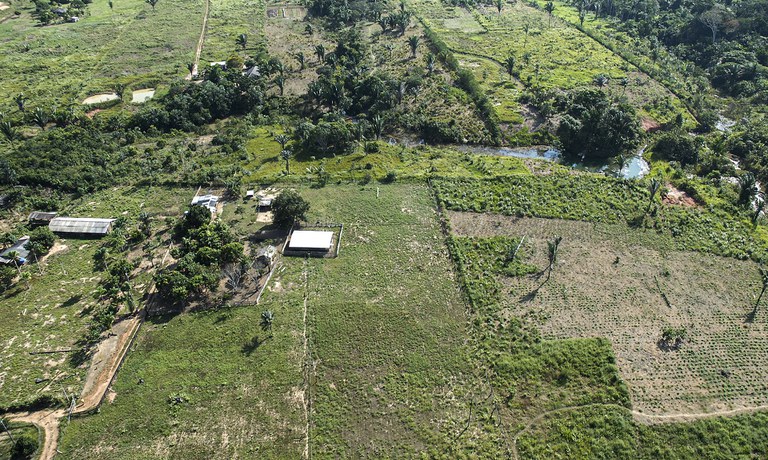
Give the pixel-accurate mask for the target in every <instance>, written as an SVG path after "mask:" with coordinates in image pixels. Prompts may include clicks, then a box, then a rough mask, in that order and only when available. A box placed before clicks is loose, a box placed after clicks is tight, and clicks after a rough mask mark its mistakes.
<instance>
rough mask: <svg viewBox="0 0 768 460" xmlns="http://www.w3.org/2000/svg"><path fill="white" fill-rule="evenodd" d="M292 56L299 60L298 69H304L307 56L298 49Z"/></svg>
mask: <svg viewBox="0 0 768 460" xmlns="http://www.w3.org/2000/svg"><path fill="white" fill-rule="evenodd" d="M293 57H295V58H296V60H297V61H299V70H300V71H301V70H304V67H306V65H307V57H306V56H304V53H302V52H301V51H299V52H298V53H296V54H294V55H293Z"/></svg>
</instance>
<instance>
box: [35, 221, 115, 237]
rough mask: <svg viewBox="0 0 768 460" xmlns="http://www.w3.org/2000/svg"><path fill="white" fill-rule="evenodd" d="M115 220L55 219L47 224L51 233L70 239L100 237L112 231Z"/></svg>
mask: <svg viewBox="0 0 768 460" xmlns="http://www.w3.org/2000/svg"><path fill="white" fill-rule="evenodd" d="M114 221H115V219H97V218H91V217H55V218H53V219H52V220H51V223H50V224H48V228H50V229H51V231H52V232H53V233H56V234H57V235H61V236H70V237H97V238H98V237H101V236H104V235H106V234H107V233H109V232H111V231H112V223H113V222H114Z"/></svg>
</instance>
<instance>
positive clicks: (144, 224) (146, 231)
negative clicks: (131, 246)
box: [139, 211, 152, 238]
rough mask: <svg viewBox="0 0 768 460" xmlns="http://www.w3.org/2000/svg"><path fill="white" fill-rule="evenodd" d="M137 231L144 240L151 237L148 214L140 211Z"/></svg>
mask: <svg viewBox="0 0 768 460" xmlns="http://www.w3.org/2000/svg"><path fill="white" fill-rule="evenodd" d="M139 231H140V232H141V234H142V235H144V237H146V238H149V237H150V235H152V217H151V216H150V215H149V213H148V212H145V211H142V212H141V213H140V214H139Z"/></svg>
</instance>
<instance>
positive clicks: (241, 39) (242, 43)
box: [235, 34, 248, 51]
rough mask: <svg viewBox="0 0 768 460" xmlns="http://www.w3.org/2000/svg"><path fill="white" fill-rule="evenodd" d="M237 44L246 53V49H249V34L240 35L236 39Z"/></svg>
mask: <svg viewBox="0 0 768 460" xmlns="http://www.w3.org/2000/svg"><path fill="white" fill-rule="evenodd" d="M235 44H236V45H237V46H239V47H240V48H242V49H243V51H245V48H247V47H248V34H240V35H238V36H237V38H236V39H235Z"/></svg>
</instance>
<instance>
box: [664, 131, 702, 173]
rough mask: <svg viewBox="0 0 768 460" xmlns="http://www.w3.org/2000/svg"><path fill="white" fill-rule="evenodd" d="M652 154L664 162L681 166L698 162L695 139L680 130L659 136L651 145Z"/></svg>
mask: <svg viewBox="0 0 768 460" xmlns="http://www.w3.org/2000/svg"><path fill="white" fill-rule="evenodd" d="M653 153H654V155H658V156H659V157H661V158H664V159H666V160H671V161H679V162H680V164H681V165H682V166H686V165H689V164H696V163H698V161H699V146H698V144H697V142H696V138H694V137H692V136H690V135H689V134H688V133H686V132H685V131H682V130H675V131H669V132H666V133H664V134H662V135H661V136H659V137H658V139H656V143H655V144H654V145H653Z"/></svg>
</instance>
